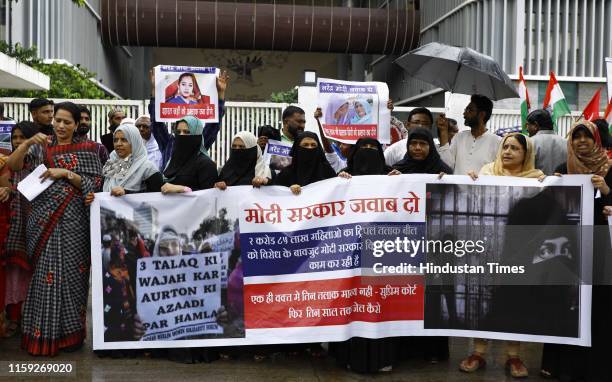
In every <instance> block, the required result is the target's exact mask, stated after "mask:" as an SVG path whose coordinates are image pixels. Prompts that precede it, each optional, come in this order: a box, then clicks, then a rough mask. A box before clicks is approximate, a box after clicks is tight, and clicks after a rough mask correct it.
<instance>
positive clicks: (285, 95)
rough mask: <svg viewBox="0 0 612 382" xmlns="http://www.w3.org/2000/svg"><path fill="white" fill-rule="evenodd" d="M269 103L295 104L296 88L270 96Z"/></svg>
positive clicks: (296, 98) (296, 99) (296, 97)
mask: <svg viewBox="0 0 612 382" xmlns="http://www.w3.org/2000/svg"><path fill="white" fill-rule="evenodd" d="M270 101H272V102H279V103H296V102H297V101H298V88H297V86H296V87H294V88H293V89H289V90H285V91H281V92H276V93H272V94H270Z"/></svg>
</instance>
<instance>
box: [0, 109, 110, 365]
mask: <svg viewBox="0 0 612 382" xmlns="http://www.w3.org/2000/svg"><path fill="white" fill-rule="evenodd" d="M80 114H81V113H80V109H79V107H78V106H77V105H75V104H73V103H71V102H63V103H60V104H57V105H55V113H54V117H53V130H54V133H55V134H54V136H53V137H52V139H51V141H50V142H48V141H47V136H46V135H44V134H41V133H38V134H36V135H34V136H33V137H32V138H29V139H28V140H26V141H25V142H24V143H23V144H21V145H20V146H19V147H18V148H17V149H16V150H15V151H14V152H13V153H12V154H11V156H10V157H9V159H8V164H9V166H10V168H11V169H12V170H13V171H19V170H21V169H22V168H23V167H24V163H25V162H29V163H31V164H32V167H36V166H38V165H40V164H44V165H46V167H47V168H48V169H47V170H46V171H45V172H44V173H43V174H42V176H41V178H42V179H43V180H44V179H52V180H53V184H51V186H49V187H48V188H47V189H46V190H45V191H43V192H42V194H40V195H39V196H38V197H37V198H36V199H34V200H33V201H32V210H31V213H30V215H29V216H28V223H27V230H26V238H27V253H28V255H29V256H30V257H31V261H32V264H33V266H34V275H33V278H32V282H31V284H30V289H29V291H28V296H27V298H26V301H25V304H24V314H23V320H22V332H23V338H22V347H23V348H24V349H26V350H27V351H28V353H30V354H32V355H47V356H53V355H56V354H57V353H58V352H59V351H60V350H64V351H74V350H76V349H78V348H80V347H81V346H82V345H83V341H84V339H85V334H86V329H85V320H86V317H87V296H88V290H89V265H90V256H89V252H90V246H91V243H90V240H89V213H88V211H87V208H86V207H85V203H84V195H86V194H87V193H88V192H95V191H97V190H98V189H99V188H100V186H101V185H102V176H101V175H102V165H101V164H100V159H99V157H98V152H97V146H96V145H95V143H94V142H91V141H90V142H82V141H80V140H79V138H78V136H77V135H76V134H75V131H76V129H77V127H78V125H79V121H80Z"/></svg>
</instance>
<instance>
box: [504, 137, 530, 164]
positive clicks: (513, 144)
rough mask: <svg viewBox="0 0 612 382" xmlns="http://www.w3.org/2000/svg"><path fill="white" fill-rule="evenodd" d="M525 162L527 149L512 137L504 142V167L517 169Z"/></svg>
mask: <svg viewBox="0 0 612 382" xmlns="http://www.w3.org/2000/svg"><path fill="white" fill-rule="evenodd" d="M524 161H525V149H524V148H523V146H522V145H521V144H520V143H519V141H518V140H517V139H516V138H514V137H510V138H508V139H506V141H505V142H504V146H503V147H502V164H503V165H504V167H516V166H520V165H522V164H523V162H524Z"/></svg>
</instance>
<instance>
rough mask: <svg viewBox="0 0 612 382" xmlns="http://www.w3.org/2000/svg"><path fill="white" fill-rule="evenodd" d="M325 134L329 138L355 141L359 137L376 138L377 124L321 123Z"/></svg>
mask: <svg viewBox="0 0 612 382" xmlns="http://www.w3.org/2000/svg"><path fill="white" fill-rule="evenodd" d="M323 131H324V132H325V136H326V137H328V138H331V139H341V140H351V141H356V140H358V139H359V138H376V139H378V126H377V125H331V124H323Z"/></svg>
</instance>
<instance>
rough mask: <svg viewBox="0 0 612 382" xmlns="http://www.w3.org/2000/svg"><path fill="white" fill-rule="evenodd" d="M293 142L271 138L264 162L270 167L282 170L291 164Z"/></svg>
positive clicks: (265, 151)
mask: <svg viewBox="0 0 612 382" xmlns="http://www.w3.org/2000/svg"><path fill="white" fill-rule="evenodd" d="M291 146H292V145H291V144H290V143H287V142H281V141H277V140H274V139H269V140H268V144H267V145H266V149H265V150H264V162H265V163H266V165H268V166H270V169H272V170H275V171H281V170H282V169H284V168H285V167H287V166H289V165H290V164H291Z"/></svg>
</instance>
